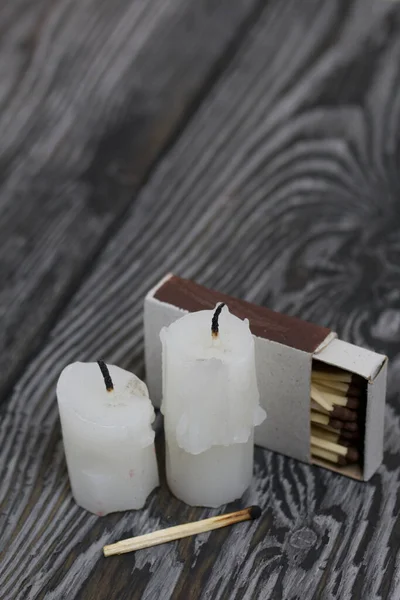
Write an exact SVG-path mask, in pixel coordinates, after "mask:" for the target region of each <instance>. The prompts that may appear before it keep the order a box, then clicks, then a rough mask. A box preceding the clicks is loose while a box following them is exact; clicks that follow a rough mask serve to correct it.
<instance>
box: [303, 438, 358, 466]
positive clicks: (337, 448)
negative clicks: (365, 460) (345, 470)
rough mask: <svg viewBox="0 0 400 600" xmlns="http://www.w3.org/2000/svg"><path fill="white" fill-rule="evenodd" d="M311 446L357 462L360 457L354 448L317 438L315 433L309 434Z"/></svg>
mask: <svg viewBox="0 0 400 600" xmlns="http://www.w3.org/2000/svg"><path fill="white" fill-rule="evenodd" d="M311 446H312V447H317V448H321V449H322V450H327V451H328V452H333V453H334V454H339V455H340V456H344V457H345V458H347V459H348V460H349V462H357V461H358V459H359V458H360V454H359V452H358V450H357V449H356V448H351V447H348V446H341V445H340V444H335V443H334V442H328V441H327V440H323V439H321V438H318V437H316V436H315V435H312V436H311Z"/></svg>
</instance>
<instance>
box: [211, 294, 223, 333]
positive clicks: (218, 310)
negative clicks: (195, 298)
mask: <svg viewBox="0 0 400 600" xmlns="http://www.w3.org/2000/svg"><path fill="white" fill-rule="evenodd" d="M224 306H225V302H221V304H220V305H219V306H218V307H217V308H216V309H215V313H214V315H213V318H212V321H211V335H212V336H213V338H216V337H218V333H219V323H218V319H219V315H220V314H221V310H222V309H223V308H224Z"/></svg>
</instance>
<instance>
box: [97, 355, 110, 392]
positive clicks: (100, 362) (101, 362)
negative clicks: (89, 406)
mask: <svg viewBox="0 0 400 600" xmlns="http://www.w3.org/2000/svg"><path fill="white" fill-rule="evenodd" d="M97 364H98V365H99V367H100V371H101V373H102V375H103V377H104V383H105V386H106V389H107V392H112V391H113V389H114V384H113V382H112V379H111V375H110V371H109V370H108V367H107V365H106V363H105V362H104V360H98V361H97Z"/></svg>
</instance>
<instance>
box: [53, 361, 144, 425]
mask: <svg viewBox="0 0 400 600" xmlns="http://www.w3.org/2000/svg"><path fill="white" fill-rule="evenodd" d="M107 367H108V370H109V373H110V376H111V379H112V382H113V386H114V387H113V389H111V390H107V388H106V386H105V383H104V377H103V374H102V371H101V370H100V368H99V365H98V363H95V362H93V363H83V362H75V363H73V364H71V365H68V366H67V367H65V369H64V370H63V371H62V373H61V375H60V377H59V380H58V383H57V398H58V402H59V405H60V407H62V408H64V409H66V410H68V411H70V412H71V411H72V412H73V413H75V415H76V416H78V417H79V419H80V420H82V421H85V422H86V423H91V424H93V425H97V426H102V427H125V426H127V427H129V428H130V429H134V430H135V431H136V430H137V431H140V430H143V429H146V426H148V425H150V424H151V423H152V422H153V421H154V409H153V406H152V404H151V402H150V399H149V393H148V390H147V386H146V384H145V383H143V381H141V380H140V379H139V378H138V377H136V375H134V374H133V373H130V372H129V371H125V370H124V369H121V368H120V367H117V366H115V365H107Z"/></svg>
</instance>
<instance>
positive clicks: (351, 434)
mask: <svg viewBox="0 0 400 600" xmlns="http://www.w3.org/2000/svg"><path fill="white" fill-rule="evenodd" d="M311 426H312V427H314V426H318V429H323V430H324V431H327V432H333V433H336V434H340V437H342V438H345V439H347V440H354V441H356V440H359V439H360V432H359V431H346V430H345V429H340V430H338V429H334V428H333V427H331V426H330V425H322V424H321V423H318V425H314V424H311Z"/></svg>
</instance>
